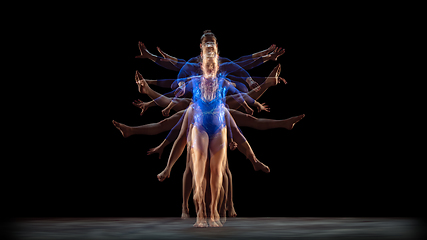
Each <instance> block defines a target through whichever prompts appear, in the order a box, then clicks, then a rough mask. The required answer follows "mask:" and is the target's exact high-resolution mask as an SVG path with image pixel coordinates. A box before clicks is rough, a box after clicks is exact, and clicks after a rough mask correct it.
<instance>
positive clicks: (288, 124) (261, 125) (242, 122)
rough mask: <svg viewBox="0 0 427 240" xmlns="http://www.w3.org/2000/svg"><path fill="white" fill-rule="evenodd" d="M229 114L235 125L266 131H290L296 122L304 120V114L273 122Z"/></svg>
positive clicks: (249, 116)
mask: <svg viewBox="0 0 427 240" xmlns="http://www.w3.org/2000/svg"><path fill="white" fill-rule="evenodd" d="M229 111H230V114H231V115H232V116H233V118H234V120H235V121H236V124H237V125H238V126H240V127H250V128H254V129H258V130H267V129H273V128H285V129H288V130H291V129H292V128H293V127H294V126H295V124H296V123H297V122H299V121H300V120H301V119H302V118H304V116H305V115H304V114H302V115H299V116H295V117H291V118H287V119H282V120H273V119H267V118H256V117H254V116H251V115H249V114H244V113H242V112H240V111H236V110H233V109H230V110H229Z"/></svg>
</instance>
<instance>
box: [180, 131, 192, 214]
mask: <svg viewBox="0 0 427 240" xmlns="http://www.w3.org/2000/svg"><path fill="white" fill-rule="evenodd" d="M192 128H193V126H192V125H190V128H189V132H190V133H191V131H192ZM191 144H192V143H191V134H189V137H188V139H187V165H186V166H185V171H184V176H183V177H182V214H181V218H182V219H187V218H189V217H190V211H189V209H188V200H189V199H190V194H191V189H192V181H193V175H192V172H191V164H192V162H191V156H192V154H191Z"/></svg>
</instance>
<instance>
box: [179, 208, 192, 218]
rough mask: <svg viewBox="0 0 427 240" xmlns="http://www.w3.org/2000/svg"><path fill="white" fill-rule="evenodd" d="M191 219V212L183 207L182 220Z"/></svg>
mask: <svg viewBox="0 0 427 240" xmlns="http://www.w3.org/2000/svg"><path fill="white" fill-rule="evenodd" d="M189 217H190V211H189V210H188V207H183V208H182V214H181V218H182V219H187V218H189Z"/></svg>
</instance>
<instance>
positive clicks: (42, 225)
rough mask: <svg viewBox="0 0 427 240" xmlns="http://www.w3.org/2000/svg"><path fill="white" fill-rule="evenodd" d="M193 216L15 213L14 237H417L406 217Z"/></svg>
mask: <svg viewBox="0 0 427 240" xmlns="http://www.w3.org/2000/svg"><path fill="white" fill-rule="evenodd" d="M194 222H195V218H190V219H186V220H182V219H180V218H45V219H43V218H39V219H36V218H33V219H31V218H26V219H23V218H22V219H15V221H14V222H13V223H12V224H11V229H10V231H11V234H12V236H14V237H15V238H16V239H43V240H49V239H55V240H56V239H58V240H59V239H114V240H117V239H138V240H140V239H405V240H409V239H420V235H419V231H420V229H421V226H420V223H419V222H418V220H416V219H411V218H228V219H227V222H226V223H225V224H224V227H222V228H194V227H192V226H193V223H194Z"/></svg>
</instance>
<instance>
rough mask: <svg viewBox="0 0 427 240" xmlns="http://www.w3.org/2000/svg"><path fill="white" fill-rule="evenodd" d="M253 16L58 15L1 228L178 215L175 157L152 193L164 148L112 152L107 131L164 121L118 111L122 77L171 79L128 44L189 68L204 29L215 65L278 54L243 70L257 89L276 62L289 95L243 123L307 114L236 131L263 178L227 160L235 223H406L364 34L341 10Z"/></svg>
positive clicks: (119, 140)
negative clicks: (328, 219) (13, 220)
mask: <svg viewBox="0 0 427 240" xmlns="http://www.w3.org/2000/svg"><path fill="white" fill-rule="evenodd" d="M171 8H172V9H173V7H171ZM260 9H265V10H263V11H259V9H254V10H251V11H250V10H245V11H238V10H236V9H227V8H221V9H220V10H216V11H214V12H212V14H213V15H214V16H216V17H207V15H208V13H206V14H203V13H204V11H203V10H200V11H199V12H197V11H196V13H193V14H190V13H192V12H193V11H181V10H177V9H174V10H170V11H168V12H165V11H162V9H157V10H156V9H150V11H148V9H147V8H146V7H140V6H135V7H133V8H128V9H126V10H123V11H122V10H121V9H120V10H119V9H115V8H114V7H113V6H110V7H108V8H99V9H91V10H88V11H87V12H85V11H83V12H82V13H81V15H80V14H77V13H76V14H72V15H67V16H66V17H65V18H66V19H67V21H64V22H63V23H60V25H61V27H60V34H52V35H49V36H48V37H47V38H46V41H44V44H45V45H48V46H49V50H48V51H49V53H48V55H49V57H50V59H49V61H48V62H49V64H50V65H49V68H42V69H41V71H40V69H39V71H40V72H39V73H40V74H41V75H40V76H42V77H41V79H44V81H43V83H44V84H41V88H43V89H42V90H43V91H41V92H42V94H38V95H39V96H38V98H37V111H36V113H35V114H36V115H35V116H34V119H35V121H33V122H32V124H27V125H26V127H27V128H32V130H35V131H34V132H32V133H31V134H30V136H25V135H22V136H19V139H18V140H17V141H19V142H20V143H24V144H25V143H30V144H29V147H28V148H27V150H20V152H18V153H17V156H22V158H18V159H20V160H17V161H14V164H15V166H16V167H17V169H19V174H16V175H15V176H14V177H13V179H12V181H13V182H14V183H15V184H14V187H13V196H15V197H14V198H13V199H14V206H16V207H15V208H14V210H13V211H14V212H13V215H14V216H22V217H24V216H26V217H47V216H73V217H74V216H135V217H148V216H152V217H157V216H158V217H161V216H172V217H176V216H180V214H181V204H182V173H183V172H184V169H185V153H184V154H183V156H182V157H181V158H180V159H179V160H178V162H177V163H176V164H175V166H174V168H173V170H172V172H171V177H170V178H169V179H167V180H166V181H164V182H162V183H160V182H158V181H157V178H156V175H157V174H158V173H160V172H161V171H162V170H163V169H164V167H165V166H166V161H167V156H168V154H169V151H170V149H171V145H169V146H168V147H167V148H166V150H165V152H164V155H163V157H162V159H160V160H159V159H158V158H157V156H147V155H146V152H147V150H148V149H149V148H152V147H155V146H157V145H159V144H160V143H161V142H162V140H163V139H164V138H165V137H166V135H167V132H165V133H162V134H159V135H157V136H142V135H141V136H132V137H130V138H127V139H124V138H123V137H122V136H121V134H120V133H119V131H118V130H116V128H115V127H114V126H113V124H112V123H111V121H112V120H113V119H114V120H116V121H118V122H121V123H124V124H127V125H131V126H134V125H142V124H148V123H153V122H158V121H160V120H162V119H163V116H162V115H161V108H158V107H154V108H151V109H149V110H148V111H147V112H146V113H145V114H144V115H143V116H142V117H140V116H139V112H140V110H139V109H137V108H135V107H134V106H133V105H132V104H131V103H132V101H133V100H136V99H141V100H143V101H148V100H149V98H148V97H147V96H143V95H141V94H139V93H138V91H137V88H136V84H135V82H134V74H135V70H139V71H140V73H141V74H142V75H143V76H144V77H145V78H148V79H163V78H174V77H176V75H177V72H174V71H171V70H167V69H164V68H162V67H160V66H157V65H156V64H155V63H153V62H151V61H150V60H147V59H135V58H134V57H135V56H136V55H139V51H138V47H137V43H138V41H141V42H144V43H145V45H146V46H147V48H148V50H149V51H150V52H152V53H154V54H156V55H159V54H158V53H157V51H156V46H159V47H161V48H162V50H164V51H165V52H167V53H169V54H171V55H173V56H176V57H179V58H183V59H187V60H188V59H189V58H191V57H194V56H196V55H198V54H199V51H200V50H199V42H200V37H201V35H202V34H203V31H204V30H206V29H210V30H212V31H213V33H214V34H215V35H216V37H217V39H218V43H219V49H220V55H221V56H223V57H227V58H230V59H232V60H233V59H237V58H238V57H240V56H243V55H248V54H251V53H254V52H258V51H261V50H263V49H266V48H268V47H269V46H270V45H271V44H276V45H277V46H279V47H283V48H285V49H286V53H285V54H284V55H282V56H281V57H279V59H278V61H277V62H273V61H270V62H267V63H265V64H263V65H261V66H259V67H257V68H255V69H252V70H250V71H249V73H250V74H251V75H253V76H267V75H268V74H269V73H270V71H271V70H272V69H273V68H274V67H275V66H276V65H277V64H278V63H280V64H281V65H282V73H281V76H282V77H284V78H285V79H286V80H287V82H288V84H287V85H284V84H279V85H278V86H276V87H272V88H270V89H269V90H268V91H267V92H266V94H264V95H263V96H262V98H261V99H260V100H259V102H261V103H263V102H265V103H267V104H268V105H269V106H270V107H271V112H270V113H265V112H263V113H255V114H254V115H255V116H256V117H258V118H271V119H284V118H288V117H292V116H296V115H299V114H306V117H305V118H304V119H303V120H302V121H301V122H300V123H298V124H297V125H296V126H295V128H294V129H293V130H292V131H287V130H285V129H272V130H266V131H259V130H254V129H250V128H242V131H243V133H244V135H245V137H246V138H247V139H248V141H249V142H250V144H251V146H252V148H253V150H254V152H255V153H256V155H257V157H258V159H260V160H261V161H262V162H264V163H265V164H267V165H268V166H269V167H270V169H271V173H269V174H265V173H262V172H255V171H253V168H252V165H251V164H250V162H249V161H248V160H245V157H244V156H243V155H242V154H241V153H240V152H238V151H233V152H231V151H228V156H229V157H228V159H229V165H230V170H231V172H232V174H233V186H234V205H235V209H236V212H237V214H238V216H240V217H244V216H254V217H256V216H272V217H274V216H285V217H286V216H417V215H418V213H419V209H418V208H417V207H416V204H415V202H417V201H418V200H417V193H416V192H417V190H416V184H417V182H416V181H415V179H411V178H410V177H408V176H411V177H412V175H416V174H411V173H412V172H413V171H414V165H412V164H411V163H410V159H408V158H402V157H401V155H400V152H401V151H402V150H401V149H400V148H401V147H402V146H401V145H395V143H396V140H395V139H396V138H397V137H398V136H399V133H400V132H399V130H398V128H397V127H396V126H393V125H390V124H389V123H388V121H387V120H384V119H383V118H382V117H380V115H381V114H382V112H383V111H384V108H387V106H383V107H380V106H381V104H382V103H383V102H384V98H387V97H386V96H385V95H382V93H378V92H377V87H378V85H380V83H379V82H381V76H380V77H379V75H378V74H377V73H374V72H370V70H371V64H373V62H372V59H375V58H376V57H377V55H376V53H375V52H374V51H371V50H370V48H368V47H367V44H366V41H367V39H370V38H372V36H373V32H375V30H374V29H373V28H372V27H371V26H370V25H369V24H366V22H363V21H364V20H363V19H362V18H348V17H347V14H348V13H349V11H350V10H349V9H348V8H345V9H342V11H341V12H335V11H332V10H329V11H326V10H324V9H317V8H316V6H312V7H311V8H310V9H308V8H297V9H295V8H285V7H283V8H281V7H277V8H276V7H275V6H268V7H265V8H260ZM325 9H326V8H325ZM77 20H80V21H77ZM58 31H59V30H58ZM376 64H377V66H378V64H381V63H379V62H376ZM383 77H384V76H383ZM367 83H369V84H367ZM153 88H154V89H155V90H158V91H160V92H162V91H163V92H164V89H161V88H156V87H153ZM382 116H384V115H382ZM33 128H35V129H33ZM27 156H30V157H27ZM405 156H407V155H405ZM396 160H397V161H396ZM190 213H191V214H192V216H194V208H193V205H192V200H191V198H190Z"/></svg>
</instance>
